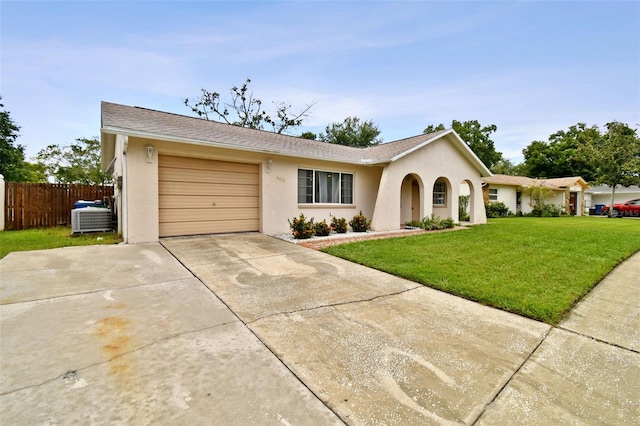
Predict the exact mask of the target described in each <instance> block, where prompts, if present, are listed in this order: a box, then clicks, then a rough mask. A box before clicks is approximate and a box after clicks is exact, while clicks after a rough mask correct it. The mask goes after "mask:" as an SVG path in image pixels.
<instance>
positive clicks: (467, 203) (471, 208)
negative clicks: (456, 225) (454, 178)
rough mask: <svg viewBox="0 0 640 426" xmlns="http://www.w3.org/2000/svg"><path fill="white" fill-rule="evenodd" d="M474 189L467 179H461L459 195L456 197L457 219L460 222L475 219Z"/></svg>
mask: <svg viewBox="0 0 640 426" xmlns="http://www.w3.org/2000/svg"><path fill="white" fill-rule="evenodd" d="M474 194H475V190H474V188H473V183H471V181H469V180H463V181H462V182H461V183H460V195H459V197H458V220H459V221H460V222H471V223H474V222H475V221H476V218H475V203H476V199H475V197H474Z"/></svg>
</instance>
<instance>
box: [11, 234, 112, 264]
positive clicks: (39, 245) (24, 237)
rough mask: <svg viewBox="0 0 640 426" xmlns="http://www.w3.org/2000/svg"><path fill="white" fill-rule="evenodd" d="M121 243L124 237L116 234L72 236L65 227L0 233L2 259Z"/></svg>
mask: <svg viewBox="0 0 640 426" xmlns="http://www.w3.org/2000/svg"><path fill="white" fill-rule="evenodd" d="M121 241H122V237H121V236H120V235H119V234H115V233H94V234H81V235H77V236H71V229H70V228H65V227H58V228H43V229H26V230H23V231H2V232H0V259H2V258H3V257H5V256H6V255H8V254H9V253H11V252H13V251H25V250H44V249H50V248H58V247H68V246H87V245H92V244H115V243H119V242H121Z"/></svg>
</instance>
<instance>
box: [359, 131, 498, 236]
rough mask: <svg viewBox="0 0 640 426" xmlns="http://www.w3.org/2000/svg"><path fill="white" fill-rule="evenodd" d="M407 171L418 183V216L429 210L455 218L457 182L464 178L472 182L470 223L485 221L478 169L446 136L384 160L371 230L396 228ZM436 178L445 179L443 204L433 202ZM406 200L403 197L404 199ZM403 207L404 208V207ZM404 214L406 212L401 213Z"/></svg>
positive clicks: (456, 218)
mask: <svg viewBox="0 0 640 426" xmlns="http://www.w3.org/2000/svg"><path fill="white" fill-rule="evenodd" d="M407 175H414V176H416V177H417V178H418V180H419V181H420V183H421V191H420V197H421V199H420V202H421V208H420V211H421V216H422V217H425V216H430V215H431V214H432V213H433V214H434V215H436V216H440V217H441V218H447V217H451V218H452V219H453V220H454V221H455V222H458V219H459V218H458V196H459V194H460V184H461V183H462V182H464V181H468V182H470V183H471V185H472V187H473V188H472V198H473V200H474V202H473V203H470V206H473V207H472V212H470V214H471V217H472V221H473V222H474V223H485V222H486V215H485V210H484V203H483V202H482V182H481V177H480V173H479V172H478V170H477V169H476V168H474V167H473V166H472V165H471V164H470V163H469V162H468V161H466V160H465V159H464V157H463V156H462V155H461V153H460V151H459V150H458V149H457V148H456V147H455V146H454V145H453V144H452V143H451V141H450V140H448V139H447V138H442V139H440V140H437V141H435V142H433V143H431V144H428V145H426V146H424V147H422V148H421V149H420V150H418V151H416V152H413V153H412V154H411V155H407V156H405V157H403V158H400V159H398V160H397V161H394V162H393V163H390V164H388V165H387V166H386V167H385V169H384V171H383V174H382V179H381V184H380V188H379V190H378V199H377V201H376V206H375V214H374V217H373V224H372V227H373V229H375V230H379V231H383V230H393V229H398V227H399V226H400V225H401V221H402V219H403V215H402V214H401V211H402V201H403V200H402V197H401V195H400V194H401V191H400V189H401V188H402V185H403V180H404V179H405V177H406V176H407ZM438 178H445V179H446V180H447V181H448V185H447V186H448V191H447V205H446V206H444V207H436V208H434V206H433V185H434V184H435V182H436V180H437V179H438ZM404 201H405V202H407V198H406V197H405V199H404ZM405 211H406V210H405ZM404 216H406V214H405V215H404Z"/></svg>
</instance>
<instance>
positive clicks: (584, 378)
mask: <svg viewBox="0 0 640 426" xmlns="http://www.w3.org/2000/svg"><path fill="white" fill-rule="evenodd" d="M162 245H164V247H166V250H165V248H163V247H162ZM162 245H160V244H144V245H119V246H93V247H78V248H65V249H56V250H48V251H41V252H25V253H13V254H10V255H9V256H7V257H6V258H5V259H3V260H0V274H1V275H0V276H1V283H0V301H1V303H2V304H3V305H2V306H1V307H0V321H1V322H0V333H1V334H0V338H1V339H2V344H1V345H0V410H1V411H0V423H1V424H18V423H19V424H41V423H65V424H68V423H76V422H79V423H98V424H102V423H120V424H122V423H127V424H148V423H160V424H238V425H242V424H252V425H253V424H280V425H281V424H292V425H293V424H314V425H316V424H341V423H342V422H343V421H344V422H345V423H347V424H354V425H359V424H403V425H404V424H492V425H493V424H496V425H498V424H499V425H502V424H513V423H516V424H518V423H519V424H550V423H552V424H557V423H570V424H593V423H605V424H638V422H639V419H640V403H639V402H638V397H637V395H639V394H640V354H639V353H638V345H639V337H638V330H639V329H640V319H639V317H638V315H639V314H638V312H639V309H638V308H639V307H640V306H639V302H638V301H639V300H640V287H639V285H640V254H636V255H635V256H634V257H633V258H631V259H630V260H629V261H627V262H625V263H624V264H623V265H621V266H620V267H618V268H617V269H616V270H615V271H614V272H613V273H612V274H611V275H609V276H608V277H607V278H606V279H605V280H604V281H603V282H602V283H601V284H600V285H599V286H598V287H597V288H596V289H595V290H594V292H593V293H592V294H591V295H590V296H589V297H587V298H586V299H585V300H584V301H583V302H582V303H581V304H580V305H579V306H577V307H576V309H575V311H574V313H573V314H572V315H571V316H570V317H569V318H568V319H567V320H566V321H565V322H563V323H562V324H561V325H560V327H558V328H552V327H550V326H548V325H546V324H542V323H539V322H536V321H532V320H528V319H525V318H522V317H519V316H517V315H513V314H509V313H506V312H502V311H499V310H496V309H492V308H489V307H485V306H481V305H478V304H476V303H473V302H469V301H467V300H464V299H460V298H457V297H454V296H451V295H448V294H445V293H442V292H438V291H435V290H432V289H429V288H426V287H423V286H421V285H418V284H415V283H413V282H409V281H406V280H403V279H400V278H396V277H393V276H390V275H388V274H385V273H382V272H379V271H375V270H371V269H369V268H366V267H363V266H360V265H355V264H352V263H349V262H346V261H343V260H340V259H337V258H334V257H331V256H329V255H326V254H323V253H320V252H316V251H313V250H310V249H306V248H304V247H298V246H295V245H292V244H288V243H286V242H283V241H281V240H278V239H275V238H271V237H267V236H264V235H258V234H244V235H228V236H215V237H202V238H184V239H169V240H164V241H163V242H162ZM167 250H168V251H167ZM172 255H173V256H172ZM174 256H175V258H174ZM176 258H177V259H178V260H179V261H178V260H176ZM194 274H195V276H194ZM203 283H204V285H203ZM205 285H206V287H205ZM207 287H208V288H207ZM623 291H624V292H625V293H624V295H622V294H621V292H623ZM222 302H224V303H222ZM229 308H230V309H229Z"/></svg>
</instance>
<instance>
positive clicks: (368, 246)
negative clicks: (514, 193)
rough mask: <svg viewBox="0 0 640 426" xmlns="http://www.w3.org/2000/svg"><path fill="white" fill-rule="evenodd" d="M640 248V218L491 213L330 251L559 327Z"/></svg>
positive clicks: (330, 249)
mask: <svg viewBox="0 0 640 426" xmlns="http://www.w3.org/2000/svg"><path fill="white" fill-rule="evenodd" d="M638 250H640V220H632V219H607V218H600V217H591V218H589V217H560V218H505V219H490V220H489V223H488V224H487V225H480V226H474V227H472V228H470V229H467V230H461V231H455V232H445V233H434V234H422V235H417V236H411V237H404V238H389V239H382V240H369V241H362V242H355V243H349V244H342V245H337V246H333V247H328V248H326V249H324V250H323V251H324V252H326V253H330V254H332V255H335V256H338V257H342V258H344V259H347V260H350V261H353V262H356V263H360V264H363V265H367V266H369V267H372V268H376V269H379V270H381V271H385V272H389V273H391V274H394V275H397V276H400V277H404V278H407V279H409V280H412V281H416V282H419V283H422V284H424V285H427V286H429V287H433V288H436V289H439V290H443V291H446V292H448V293H452V294H455V295H458V296H461V297H464V298H467V299H470V300H474V301H477V302H480V303H483V304H485V305H489V306H494V307H497V308H500V309H504V310H507V311H510V312H514V313H517V314H520V315H524V316H527V317H529V318H533V319H536V320H540V321H544V322H546V323H549V324H553V325H555V324H557V323H558V322H559V321H560V320H561V319H562V318H563V317H564V315H566V314H567V312H568V311H569V310H570V309H571V308H572V307H573V306H574V304H575V303H576V302H577V301H578V300H579V299H580V298H582V297H583V296H584V295H585V294H587V293H588V292H589V291H590V290H591V289H592V288H593V286H594V285H595V284H597V283H598V282H599V281H600V280H601V279H602V278H604V277H605V276H606V275H607V274H608V273H609V272H610V271H611V270H612V269H613V268H614V267H615V266H616V265H617V264H619V263H620V262H621V261H623V260H625V259H627V258H628V257H629V256H631V255H632V254H633V253H635V252H637V251H638Z"/></svg>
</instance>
